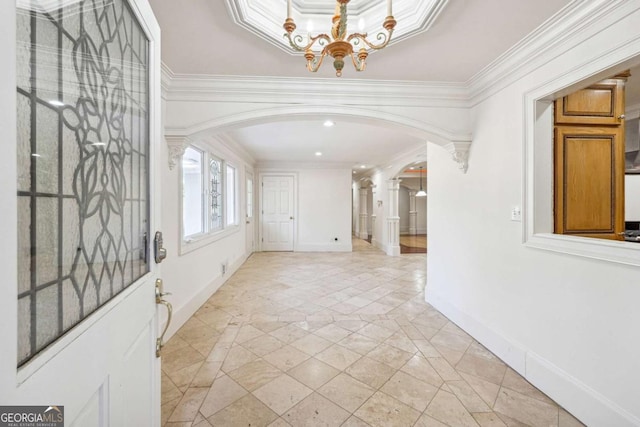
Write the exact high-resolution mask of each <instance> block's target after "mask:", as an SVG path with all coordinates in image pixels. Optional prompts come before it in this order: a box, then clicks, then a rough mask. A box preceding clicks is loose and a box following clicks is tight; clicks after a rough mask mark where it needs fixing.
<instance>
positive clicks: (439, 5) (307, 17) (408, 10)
mask: <svg viewBox="0 0 640 427" xmlns="http://www.w3.org/2000/svg"><path fill="white" fill-rule="evenodd" d="M448 2H449V0H429V1H423V2H415V1H412V0H395V1H394V4H393V12H392V13H393V15H394V17H395V19H396V20H398V22H402V26H398V27H397V28H396V29H395V30H394V33H393V37H392V39H391V42H390V45H393V44H395V43H398V42H401V41H402V40H406V39H409V38H411V37H414V36H416V35H418V34H421V33H423V32H425V31H427V30H428V29H429V28H430V27H431V26H432V25H433V23H434V22H435V21H436V19H437V18H438V16H439V15H440V13H441V12H442V10H443V9H444V8H445V6H446V5H447V3H448ZM224 3H225V5H226V8H227V11H228V12H229V17H230V18H231V20H232V21H233V22H234V23H235V24H236V25H238V26H240V27H242V28H244V29H245V30H247V31H249V32H251V33H253V34H254V35H256V36H257V37H259V38H261V39H262V40H264V41H266V42H267V43H270V44H271V45H273V46H275V47H277V48H279V49H281V50H282V51H284V52H286V53H288V54H290V55H294V56H304V52H300V51H296V50H294V49H292V47H291V46H290V45H289V42H288V40H286V39H285V38H284V37H283V35H284V30H283V28H282V24H283V23H284V21H285V18H286V15H287V14H286V7H285V4H284V1H282V0H261V1H251V0H225V1H224ZM334 6H335V4H332V3H331V2H326V1H315V2H314V1H311V2H304V3H303V2H301V1H294V2H293V7H292V16H291V18H293V19H295V20H296V21H297V24H298V25H299V28H298V30H297V31H294V32H293V35H294V36H298V35H299V36H302V37H303V38H305V39H306V38H307V33H308V32H311V34H314V35H315V34H318V33H323V32H325V33H327V32H329V30H330V28H331V18H332V17H333V15H334ZM386 14H387V10H386V5H385V3H384V2H377V3H375V2H361V3H360V4H356V5H355V6H354V5H349V7H347V15H348V17H349V21H350V22H356V21H360V22H362V23H363V25H364V27H363V28H359V29H358V30H357V31H358V32H360V33H364V34H369V35H370V36H371V39H373V38H374V37H376V35H378V34H380V33H382V34H386V31H385V30H384V29H383V27H382V25H381V24H382V23H383V21H384V19H385V17H386ZM309 23H310V24H311V26H312V27H313V28H308V29H303V28H302V27H303V24H305V25H309ZM305 41H306V40H305ZM378 41H379V40H378ZM368 50H369V52H370V53H374V52H375V50H373V49H368Z"/></svg>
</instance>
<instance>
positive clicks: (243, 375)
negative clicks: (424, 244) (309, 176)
mask: <svg viewBox="0 0 640 427" xmlns="http://www.w3.org/2000/svg"><path fill="white" fill-rule="evenodd" d="M424 286H425V256H424V255H414V254H410V255H403V256H401V257H388V256H386V255H384V254H383V253H382V252H380V251H378V250H376V249H375V248H373V247H372V246H371V245H369V244H368V243H367V242H365V241H363V240H354V252H353V253H334V254H331V253H256V254H254V255H253V256H252V257H251V258H250V259H249V260H248V261H247V262H246V263H245V264H244V266H242V268H241V269H240V270H239V271H238V272H236V274H234V275H233V276H232V277H231V278H230V279H229V280H228V281H227V283H226V284H225V285H224V286H222V288H221V289H220V290H219V291H218V292H216V293H215V294H214V295H213V296H212V297H211V298H210V299H209V300H208V301H207V303H206V304H204V305H203V306H202V307H201V308H200V309H199V310H198V311H197V312H196V314H195V315H194V316H193V317H192V318H191V319H189V321H188V322H187V323H186V324H185V325H184V326H183V327H182V328H181V329H180V330H179V331H178V332H177V333H176V334H175V335H174V336H173V337H172V338H171V339H170V340H169V342H168V343H167V345H166V347H165V349H164V350H163V358H162V371H163V373H162V423H163V425H166V426H198V427H209V426H278V427H280V426H294V427H297V426H348V427H355V426H385V427H387V426H420V427H426V426H429V427H432V426H452V427H459V426H482V427H484V426H523V425H527V426H544V427H548V426H561V427H565V426H566V427H568V426H581V425H582V424H581V423H580V422H579V421H577V420H576V419H575V418H573V417H572V416H571V415H570V414H569V413H567V412H566V411H565V410H564V409H562V408H561V407H559V406H558V405H557V404H556V403H554V402H553V401H552V400H551V399H549V398H548V397H547V396H545V395H544V394H542V393H541V392H540V391H538V390H537V389H536V388H535V387H533V386H531V385H530V384H529V383H528V382H527V381H525V380H524V379H523V378H522V377H521V376H520V375H518V374H517V373H516V372H515V371H513V370H512V369H510V368H509V367H507V366H506V365H505V364H504V363H503V362H502V361H501V360H500V359H498V358H497V357H496V356H494V355H493V354H492V353H490V352H489V351H487V350H486V349H485V348H484V347H482V346H481V345H480V344H478V343H477V342H476V341H475V340H474V339H473V338H471V337H470V336H469V335H467V334H466V333H465V332H464V331H462V330H461V329H459V328H458V327H456V325H454V324H453V323H452V322H450V321H449V320H448V319H447V318H446V317H444V316H443V315H442V314H440V313H439V312H438V311H437V310H435V309H434V308H433V307H431V306H430V305H429V304H427V303H425V302H424Z"/></svg>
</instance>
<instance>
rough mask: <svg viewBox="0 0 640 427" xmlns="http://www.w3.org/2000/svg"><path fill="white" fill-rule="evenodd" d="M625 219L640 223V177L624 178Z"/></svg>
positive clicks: (629, 176)
mask: <svg viewBox="0 0 640 427" xmlns="http://www.w3.org/2000/svg"><path fill="white" fill-rule="evenodd" d="M624 192H625V197H624V204H625V207H624V219H625V221H640V175H625V176H624Z"/></svg>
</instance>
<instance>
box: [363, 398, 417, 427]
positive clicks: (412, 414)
mask: <svg viewBox="0 0 640 427" xmlns="http://www.w3.org/2000/svg"><path fill="white" fill-rule="evenodd" d="M354 415H355V416H356V417H358V418H360V419H362V420H363V421H364V422H366V423H368V424H369V425H371V426H374V427H393V426H398V427H401V426H411V425H413V424H414V423H415V422H416V421H417V420H418V418H419V417H420V412H419V411H416V410H415V409H413V408H411V407H409V406H407V405H405V404H404V403H402V402H400V401H398V400H396V399H394V398H393V397H391V396H389V395H387V394H385V393H382V392H376V393H375V394H374V395H373V396H371V398H370V399H369V400H367V401H366V402H365V403H364V405H362V406H361V407H360V408H359V409H358V410H357V411H356V412H355V413H354Z"/></svg>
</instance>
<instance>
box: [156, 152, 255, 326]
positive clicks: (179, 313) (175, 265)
mask: <svg viewBox="0 0 640 427" xmlns="http://www.w3.org/2000/svg"><path fill="white" fill-rule="evenodd" d="M197 142H198V143H200V144H203V143H204V144H205V145H208V146H209V147H211V149H213V150H214V151H213V153H214V154H216V155H218V156H220V157H221V158H223V159H226V160H229V161H231V162H233V165H234V166H236V167H237V171H238V182H239V191H238V196H239V200H240V202H239V211H238V218H239V225H238V227H237V228H236V229H235V230H234V231H233V232H231V233H230V234H228V235H226V236H225V237H223V238H221V239H219V240H217V241H215V242H212V243H210V244H208V245H206V246H204V247H201V248H198V249H195V250H192V251H190V252H188V253H182V254H181V253H180V240H181V238H182V237H181V224H180V209H181V208H182V199H181V197H180V182H181V177H180V167H179V165H178V166H176V167H175V168H174V169H172V170H170V169H169V167H168V150H167V147H166V144H162V146H163V149H164V160H163V164H162V166H161V169H162V195H163V198H162V232H163V234H164V246H165V248H166V249H167V252H168V256H167V258H166V259H165V260H164V261H163V263H162V278H163V281H164V286H165V290H166V291H167V292H171V296H169V297H167V299H168V301H169V302H171V304H172V305H173V308H174V318H173V320H172V322H171V325H170V329H169V331H168V332H167V338H168V337H170V336H171V335H172V334H173V333H174V332H175V331H176V330H177V329H178V328H179V327H180V326H181V325H182V324H183V323H184V322H186V321H187V320H188V319H189V317H191V316H192V315H193V313H194V312H195V311H196V310H197V309H198V308H199V307H200V306H201V305H202V304H203V303H204V302H205V301H206V300H207V299H208V298H209V297H210V296H211V295H212V294H213V293H214V292H215V291H216V290H217V289H218V288H219V287H220V286H222V284H223V283H224V282H225V281H226V280H227V279H228V278H229V277H231V275H232V274H233V273H234V272H235V270H236V269H237V268H238V267H239V266H240V265H242V263H243V262H244V261H245V259H246V257H247V255H248V253H247V252H248V251H249V250H248V249H247V247H246V230H245V221H244V218H245V213H246V204H245V194H246V177H245V170H246V169H248V170H252V165H251V163H250V160H247V159H243V158H242V157H241V156H240V155H239V154H238V153H236V152H235V151H234V150H233V147H229V146H226V145H224V144H222V143H220V142H217V141H215V140H209V142H204V141H197ZM183 252H184V251H183ZM223 263H224V264H227V266H228V270H227V273H226V274H225V275H223V274H222V264H223Z"/></svg>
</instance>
